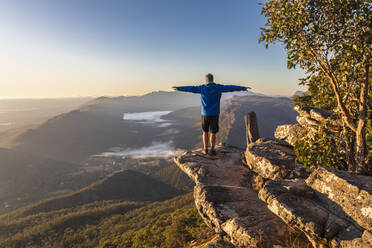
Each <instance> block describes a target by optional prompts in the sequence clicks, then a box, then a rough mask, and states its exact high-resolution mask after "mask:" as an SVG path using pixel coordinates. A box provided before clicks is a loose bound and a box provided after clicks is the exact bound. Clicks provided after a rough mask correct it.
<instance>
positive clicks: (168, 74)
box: [0, 0, 304, 98]
mask: <svg viewBox="0 0 372 248" xmlns="http://www.w3.org/2000/svg"><path fill="white" fill-rule="evenodd" d="M259 2H261V1H258V0H257V1H256V0H234V1H225V0H202V1H201V0H156V1H155V0H99V1H98V0H89V1H87V0H53V1H50V0H2V1H1V5H0V98H51V97H79V96H102V95H105V96H119V95H125V96H127V95H142V94H145V93H148V92H152V91H158V90H167V91H168V90H171V87H172V86H175V85H198V84H201V83H203V82H204V76H205V74H207V73H213V74H214V76H215V81H216V82H217V83H225V84H241V85H246V86H250V87H252V90H253V91H254V92H260V93H264V94H280V95H292V94H293V93H294V92H295V91H296V90H299V89H300V90H301V89H302V90H303V88H300V87H299V86H298V82H299V81H298V79H299V78H301V77H303V76H304V75H303V72H302V71H300V70H288V69H287V67H286V63H287V62H286V53H285V51H284V49H283V46H282V45H281V44H275V45H272V46H270V47H269V49H265V46H264V44H259V43H258V38H259V36H260V28H261V27H263V26H264V24H265V18H264V16H262V15H261V14H260V12H261V7H260V6H259V4H258V3H259Z"/></svg>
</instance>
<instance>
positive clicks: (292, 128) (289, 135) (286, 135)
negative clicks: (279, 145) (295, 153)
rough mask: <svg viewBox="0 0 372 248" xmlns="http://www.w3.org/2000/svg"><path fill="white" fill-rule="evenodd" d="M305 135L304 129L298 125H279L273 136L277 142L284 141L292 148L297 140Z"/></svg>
mask: <svg viewBox="0 0 372 248" xmlns="http://www.w3.org/2000/svg"><path fill="white" fill-rule="evenodd" d="M305 135H306V129H304V128H303V127H302V126H301V125H299V124H287V125H280V126H278V127H277V128H276V130H275V133H274V136H275V138H277V139H279V140H285V141H286V142H288V144H290V145H291V146H294V145H295V144H296V142H297V141H298V140H300V139H301V138H303V137H304V136H305Z"/></svg>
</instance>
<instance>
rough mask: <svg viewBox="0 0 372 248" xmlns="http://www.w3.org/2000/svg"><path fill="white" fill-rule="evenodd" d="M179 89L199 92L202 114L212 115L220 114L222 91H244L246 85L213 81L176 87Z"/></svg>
mask: <svg viewBox="0 0 372 248" xmlns="http://www.w3.org/2000/svg"><path fill="white" fill-rule="evenodd" d="M177 90H179V91H186V92H191V93H199V94H200V99H201V103H202V111H201V114H202V115H206V116H213V115H219V114H220V100H221V95H222V93H223V92H232V91H244V90H246V87H242V86H236V85H222V84H216V83H214V82H209V83H208V84H203V85H199V86H182V87H177Z"/></svg>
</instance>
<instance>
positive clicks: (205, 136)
mask: <svg viewBox="0 0 372 248" xmlns="http://www.w3.org/2000/svg"><path fill="white" fill-rule="evenodd" d="M203 144H204V150H205V149H208V145H209V133H208V132H203Z"/></svg>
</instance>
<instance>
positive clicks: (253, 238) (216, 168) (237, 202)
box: [175, 147, 288, 247]
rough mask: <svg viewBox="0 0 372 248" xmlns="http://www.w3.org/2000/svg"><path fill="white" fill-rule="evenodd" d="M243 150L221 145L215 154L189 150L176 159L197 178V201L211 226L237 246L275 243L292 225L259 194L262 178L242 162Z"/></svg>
mask: <svg viewBox="0 0 372 248" xmlns="http://www.w3.org/2000/svg"><path fill="white" fill-rule="evenodd" d="M242 155H243V150H240V149H236V148H232V147H219V148H218V154H217V156H215V157H212V156H208V155H202V154H201V151H200V150H196V151H192V152H187V153H185V154H183V155H181V156H179V157H178V158H176V159H175V163H176V164H177V165H178V167H180V168H181V169H182V170H183V171H184V172H185V173H186V174H188V175H189V176H190V178H191V179H193V180H194V182H195V184H196V186H195V188H194V198H195V205H196V208H197V209H198V211H199V214H200V215H201V216H202V218H203V220H204V221H205V222H206V223H207V225H208V226H210V227H211V228H213V229H214V231H215V232H216V233H219V234H221V235H225V236H226V237H228V238H229V240H230V242H231V243H232V244H233V245H235V246H236V247H273V246H274V245H276V244H278V242H279V240H281V239H284V238H285V236H286V234H287V232H288V226H287V225H286V224H285V223H284V222H283V221H282V220H281V219H280V218H279V217H277V216H276V215H275V214H273V213H272V212H271V211H269V210H268V209H267V207H266V203H264V202H263V201H261V200H260V199H259V198H258V196H257V191H256V190H255V188H257V185H256V183H257V182H260V181H262V178H261V177H260V176H259V175H257V174H256V173H254V172H252V171H250V170H249V169H248V168H247V167H246V166H243V165H242V161H241V158H242Z"/></svg>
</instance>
